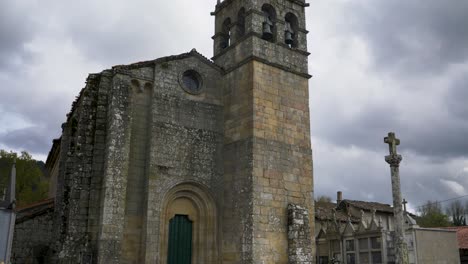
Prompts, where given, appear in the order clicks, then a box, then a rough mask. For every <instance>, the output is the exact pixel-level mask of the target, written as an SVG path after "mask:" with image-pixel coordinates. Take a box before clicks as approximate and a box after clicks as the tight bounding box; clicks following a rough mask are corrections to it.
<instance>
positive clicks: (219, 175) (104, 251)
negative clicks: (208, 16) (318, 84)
mask: <svg viewBox="0 0 468 264" xmlns="http://www.w3.org/2000/svg"><path fill="white" fill-rule="evenodd" d="M307 6H308V4H306V3H305V2H304V0H275V1H273V0H255V1H252V0H225V1H223V2H218V4H217V5H216V7H215V11H214V12H212V15H213V16H214V17H215V32H214V36H213V47H214V56H213V57H212V59H211V60H210V59H207V58H205V57H204V56H203V55H201V54H199V53H198V52H197V51H196V50H192V51H190V52H188V53H184V54H180V55H175V56H168V57H163V58H159V59H156V60H150V61H144V62H138V63H134V64H129V65H118V66H114V67H112V68H111V69H108V70H104V71H102V72H100V73H97V74H90V75H89V77H88V78H87V82H86V87H85V88H83V90H82V91H81V93H80V94H79V96H78V97H77V99H76V101H75V102H74V103H73V105H72V110H71V112H70V113H69V114H68V115H67V120H66V122H65V123H64V124H63V126H62V130H63V132H62V136H61V138H60V139H58V140H55V141H54V145H53V147H52V150H51V152H50V154H49V157H48V160H47V167H48V168H49V170H50V171H51V175H52V178H53V190H52V196H53V199H50V200H47V201H45V202H43V203H40V204H37V205H34V206H32V207H30V208H26V209H24V210H23V211H22V212H23V215H21V213H20V214H19V216H18V217H19V218H21V219H23V220H22V221H20V223H19V224H17V227H16V238H15V242H14V253H13V255H14V261H15V262H14V263H26V262H27V261H30V260H31V258H33V260H32V261H33V262H31V263H40V262H42V263H101V264H104V263H170V264H173V263H183V264H188V263H194V264H209V263H226V264H234V263H265V264H267V263H313V262H314V254H315V253H314V251H315V248H314V247H315V246H314V233H315V232H314V204H313V177H312V153H311V143H310V127H309V123H310V121H309V120H310V118H309V106H308V98H309V96H308V80H309V78H310V77H311V76H310V75H309V74H308V69H307V68H308V63H307V57H308V55H309V53H308V52H307V41H306V40H307V38H306V36H307V30H306V29H305V27H306V23H305V8H306V7H307ZM22 217H23V218H22ZM33 222H34V223H33ZM33 224H34V227H33V228H31V225H33ZM44 230H49V231H48V232H44ZM36 232H43V235H42V236H41V238H38V239H36V240H37V241H39V242H37V243H35V242H34V243H35V244H34V243H33V242H31V241H36V240H34V239H35V238H34V237H35V233H36ZM49 232H50V235H49ZM44 234H45V235H44ZM26 245H27V246H26ZM38 252H39V253H38ZM28 254H29V256H28ZM32 255H34V256H32ZM28 258H29V260H28ZM34 261H35V262H34Z"/></svg>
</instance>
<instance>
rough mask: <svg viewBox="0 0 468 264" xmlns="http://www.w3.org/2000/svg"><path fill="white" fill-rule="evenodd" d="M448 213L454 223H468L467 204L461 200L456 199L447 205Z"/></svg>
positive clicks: (460, 224) (456, 224) (457, 224)
mask: <svg viewBox="0 0 468 264" xmlns="http://www.w3.org/2000/svg"><path fill="white" fill-rule="evenodd" d="M467 205H468V203H467ZM446 212H447V215H449V216H450V217H451V218H452V222H453V225H455V226H464V225H466V216H465V215H466V213H467V211H466V205H465V207H464V206H463V204H462V202H461V201H460V200H455V201H453V202H452V203H450V205H449V206H448V207H447V210H446Z"/></svg>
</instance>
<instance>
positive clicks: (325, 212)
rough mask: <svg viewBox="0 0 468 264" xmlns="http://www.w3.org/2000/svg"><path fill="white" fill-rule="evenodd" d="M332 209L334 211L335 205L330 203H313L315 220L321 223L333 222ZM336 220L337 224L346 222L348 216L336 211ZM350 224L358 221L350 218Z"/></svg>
mask: <svg viewBox="0 0 468 264" xmlns="http://www.w3.org/2000/svg"><path fill="white" fill-rule="evenodd" d="M333 209H336V203H330V202H317V203H315V218H316V219H317V220H322V221H331V220H333ZM335 215H336V220H337V221H339V222H346V221H348V215H347V214H346V213H345V212H343V211H341V210H336V214H335ZM351 221H352V222H359V219H357V218H355V217H351Z"/></svg>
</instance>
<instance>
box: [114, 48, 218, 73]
mask: <svg viewBox="0 0 468 264" xmlns="http://www.w3.org/2000/svg"><path fill="white" fill-rule="evenodd" d="M191 56H193V57H196V58H198V59H200V60H201V61H203V62H204V63H206V64H208V65H209V66H211V67H213V68H215V69H216V70H218V71H222V68H221V67H219V66H218V65H216V64H215V63H214V62H213V61H211V60H210V59H208V58H207V57H205V56H203V54H201V53H200V52H198V51H197V50H196V49H192V50H191V51H190V52H187V53H182V54H179V55H172V56H166V57H161V58H159V59H155V60H149V61H140V62H136V63H132V64H128V65H116V66H114V67H112V68H113V69H123V70H130V69H138V68H142V67H151V66H154V65H156V64H159V63H164V62H169V61H173V60H181V59H185V58H188V57H191Z"/></svg>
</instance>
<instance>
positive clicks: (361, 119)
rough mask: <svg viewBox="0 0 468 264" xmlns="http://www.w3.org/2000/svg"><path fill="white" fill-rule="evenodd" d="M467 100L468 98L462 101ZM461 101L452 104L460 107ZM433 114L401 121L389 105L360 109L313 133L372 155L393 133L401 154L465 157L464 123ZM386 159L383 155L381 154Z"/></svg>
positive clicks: (467, 146) (467, 126)
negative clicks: (396, 138)
mask: <svg viewBox="0 0 468 264" xmlns="http://www.w3.org/2000/svg"><path fill="white" fill-rule="evenodd" d="M465 98H468V97H465ZM465 98H458V99H457V101H455V100H454V102H455V104H460V105H463V101H464V100H465ZM436 111H437V109H435V113H430V112H429V113H427V115H426V116H420V117H417V118H418V119H419V120H409V121H408V120H402V119H400V118H399V117H401V116H404V115H405V113H404V112H399V110H398V109H392V108H391V106H390V105H373V104H370V105H368V106H364V111H362V113H361V114H359V115H356V116H355V117H354V118H345V117H343V116H340V115H335V116H334V120H333V122H326V123H325V122H324V123H323V124H321V125H320V126H318V127H316V128H315V130H314V132H316V133H317V134H316V135H317V136H320V137H322V138H323V139H326V140H328V141H330V142H333V143H334V144H337V145H340V146H347V147H351V146H353V145H355V146H358V147H360V148H364V149H369V150H373V151H382V150H383V149H385V148H386V147H385V144H384V143H383V138H384V137H385V136H386V135H387V133H388V132H391V131H393V132H395V133H397V137H399V138H400V139H401V142H402V144H401V147H400V148H401V151H414V152H416V153H418V154H419V155H423V156H426V157H431V158H433V162H435V161H437V159H442V160H446V159H450V158H455V157H468V140H466V137H467V135H468V120H466V119H465V120H459V119H454V118H451V117H446V116H443V115H440V114H438V113H437V112H436ZM383 153H384V154H385V155H387V154H388V153H387V151H386V150H385V152H383Z"/></svg>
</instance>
